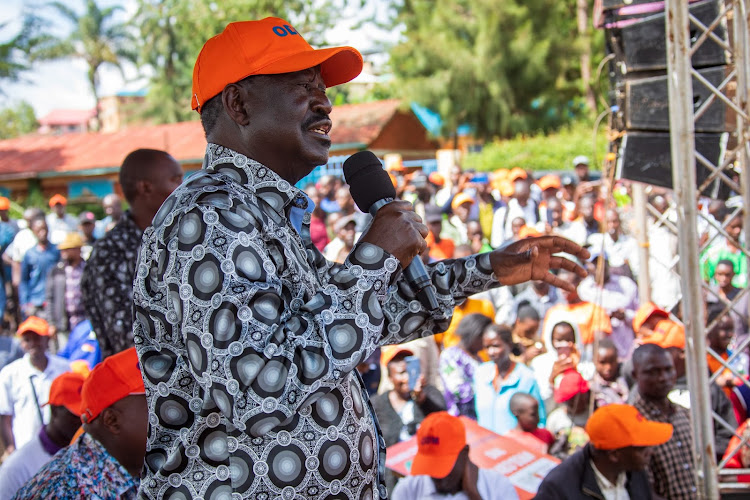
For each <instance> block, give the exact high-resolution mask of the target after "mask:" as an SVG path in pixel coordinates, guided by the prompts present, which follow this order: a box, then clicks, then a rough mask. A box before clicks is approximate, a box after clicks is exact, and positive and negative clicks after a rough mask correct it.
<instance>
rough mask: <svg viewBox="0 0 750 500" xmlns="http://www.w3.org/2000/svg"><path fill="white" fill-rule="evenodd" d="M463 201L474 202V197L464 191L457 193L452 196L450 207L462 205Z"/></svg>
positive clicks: (454, 207)
mask: <svg viewBox="0 0 750 500" xmlns="http://www.w3.org/2000/svg"><path fill="white" fill-rule="evenodd" d="M464 203H471V204H472V205H473V204H474V198H472V197H471V196H469V195H468V194H466V193H458V194H457V195H456V196H454V197H453V201H451V208H452V209H454V210H455V209H456V208H458V207H460V206H461V205H463V204H464Z"/></svg>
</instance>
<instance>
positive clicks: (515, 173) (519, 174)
mask: <svg viewBox="0 0 750 500" xmlns="http://www.w3.org/2000/svg"><path fill="white" fill-rule="evenodd" d="M528 176H529V174H527V173H526V170H524V169H522V168H521V167H513V168H512V169H511V171H510V174H508V180H510V181H511V182H515V181H517V180H518V179H526V178H527V177H528Z"/></svg>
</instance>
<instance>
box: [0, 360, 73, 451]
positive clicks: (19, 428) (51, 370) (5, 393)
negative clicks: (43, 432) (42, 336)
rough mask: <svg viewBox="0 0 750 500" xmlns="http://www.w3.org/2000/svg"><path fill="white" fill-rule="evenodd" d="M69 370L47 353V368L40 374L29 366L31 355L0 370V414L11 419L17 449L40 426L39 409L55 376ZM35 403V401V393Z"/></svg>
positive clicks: (46, 411) (46, 416)
mask: <svg viewBox="0 0 750 500" xmlns="http://www.w3.org/2000/svg"><path fill="white" fill-rule="evenodd" d="M67 371H70V365H69V361H68V360H67V359H64V358H61V357H59V356H55V355H53V354H47V368H46V369H45V370H44V372H40V371H39V370H37V369H36V368H35V367H34V366H32V364H31V356H29V355H28V354H25V355H24V357H22V358H21V359H17V360H15V361H14V362H12V363H10V364H8V365H6V366H5V367H4V368H3V369H2V370H0V415H12V416H13V439H14V440H15V442H16V443H15V444H16V449H19V448H20V447H21V446H23V445H25V444H26V443H28V442H29V441H31V440H32V439H33V438H34V436H35V434H36V433H37V432H38V431H39V429H40V428H41V426H42V422H40V421H39V410H37V403H38V404H39V406H41V405H43V404H45V403H46V402H47V400H48V399H49V388H50V385H52V381H53V380H55V378H57V376H58V375H60V374H62V373H65V372H67ZM32 381H33V384H34V391H35V392H36V397H37V398H38V401H35V400H34V391H32V390H31V384H32ZM43 410H44V411H43V412H42V415H43V417H44V423H45V424H46V423H48V422H49V408H43Z"/></svg>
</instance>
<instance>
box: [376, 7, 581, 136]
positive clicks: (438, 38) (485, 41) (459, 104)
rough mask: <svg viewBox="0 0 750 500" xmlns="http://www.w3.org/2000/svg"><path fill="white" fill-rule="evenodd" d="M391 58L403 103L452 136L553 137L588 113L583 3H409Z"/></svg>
mask: <svg viewBox="0 0 750 500" xmlns="http://www.w3.org/2000/svg"><path fill="white" fill-rule="evenodd" d="M396 10H397V17H396V20H397V21H398V22H399V23H401V24H402V26H403V27H404V32H403V40H402V41H401V42H400V43H399V44H398V45H397V46H396V47H394V49H393V50H392V51H391V54H390V55H391V66H392V69H393V72H394V74H395V77H396V81H395V84H396V86H397V87H398V88H399V89H400V92H401V94H402V96H403V97H404V98H406V99H409V100H414V101H417V102H418V103H420V104H422V105H424V106H427V107H429V108H431V109H433V110H435V111H437V112H438V113H440V115H441V116H442V118H443V123H444V128H443V133H444V134H445V135H448V136H450V135H451V134H453V133H455V131H456V128H457V127H458V126H459V125H461V124H464V123H466V124H469V125H470V126H471V127H472V129H473V132H474V134H475V135H476V136H478V137H480V138H487V139H489V138H493V137H510V136H513V135H514V134H516V133H524V132H531V131H548V130H552V129H554V128H556V127H559V126H561V125H562V124H564V123H566V122H569V121H570V120H572V119H574V118H575V117H576V115H577V114H579V113H580V112H581V110H582V106H583V103H582V100H581V95H582V92H581V90H582V83H581V81H580V60H579V59H578V51H579V47H578V46H577V44H576V42H575V40H576V11H575V2H569V1H565V2H561V1H559V0H503V1H501V2H499V1H497V0H401V1H400V4H399V5H398V7H397V9H396Z"/></svg>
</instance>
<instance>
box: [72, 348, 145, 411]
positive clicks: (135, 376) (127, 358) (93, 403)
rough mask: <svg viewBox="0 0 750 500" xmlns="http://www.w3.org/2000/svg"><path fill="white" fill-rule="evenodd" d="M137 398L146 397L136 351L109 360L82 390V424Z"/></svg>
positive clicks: (96, 371)
mask: <svg viewBox="0 0 750 500" xmlns="http://www.w3.org/2000/svg"><path fill="white" fill-rule="evenodd" d="M135 394H146V388H145V386H144V384H143V377H142V376H141V369H140V367H139V365H138V355H137V354H136V352H135V347H131V348H130V349H126V350H124V351H122V352H118V353H117V354H115V355H113V356H110V357H108V358H105V359H104V361H102V362H101V363H99V364H98V365H96V366H95V367H94V369H93V370H91V373H90V374H89V376H88V377H87V378H86V381H85V382H84V383H83V389H82V390H81V399H82V401H81V420H82V421H83V422H84V423H89V422H91V421H92V420H94V419H95V418H96V417H98V416H99V414H100V413H101V412H102V410H104V409H106V408H109V407H110V406H112V405H113V404H114V403H116V402H118V401H119V400H121V399H123V398H126V397H128V396H132V395H135Z"/></svg>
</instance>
